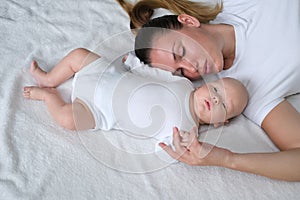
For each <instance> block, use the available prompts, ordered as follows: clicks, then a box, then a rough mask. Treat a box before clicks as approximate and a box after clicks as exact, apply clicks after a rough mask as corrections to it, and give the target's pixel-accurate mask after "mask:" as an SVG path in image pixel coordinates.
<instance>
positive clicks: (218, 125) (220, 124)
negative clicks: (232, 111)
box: [214, 120, 229, 128]
mask: <svg viewBox="0 0 300 200" xmlns="http://www.w3.org/2000/svg"><path fill="white" fill-rule="evenodd" d="M228 123H229V120H226V121H225V122H218V123H214V127H215V128H218V127H220V126H223V125H226V124H228Z"/></svg>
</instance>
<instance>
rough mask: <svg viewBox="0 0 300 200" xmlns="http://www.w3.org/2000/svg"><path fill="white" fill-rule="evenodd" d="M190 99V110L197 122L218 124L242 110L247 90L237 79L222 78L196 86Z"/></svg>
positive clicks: (246, 97)
mask: <svg viewBox="0 0 300 200" xmlns="http://www.w3.org/2000/svg"><path fill="white" fill-rule="evenodd" d="M190 101H191V112H192V115H193V117H194V119H195V120H196V121H197V122H199V123H200V124H214V125H215V126H219V125H220V124H223V123H227V122H228V120H229V119H231V118H233V117H236V116H238V115H240V114H241V113H242V112H243V110H244V109H245V107H246V105H247V102H248V92H247V90H246V88H245V86H244V85H243V84H242V83H241V82H239V81H238V80H236V79H233V78H222V79H219V80H217V81H213V82H208V83H206V84H205V85H202V86H201V87H199V88H197V89H196V90H195V91H194V92H193V93H192V95H191V98H190Z"/></svg>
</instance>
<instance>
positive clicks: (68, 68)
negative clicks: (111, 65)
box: [30, 48, 100, 87]
mask: <svg viewBox="0 0 300 200" xmlns="http://www.w3.org/2000/svg"><path fill="white" fill-rule="evenodd" d="M98 58H100V56H98V55H97V54H94V53H92V52H91V51H89V50H87V49H83V48H78V49H75V50H73V51H71V52H70V53H69V54H68V55H67V56H65V57H64V58H63V59H62V60H61V61H60V62H59V63H58V64H57V65H56V66H55V67H54V68H53V69H52V70H51V71H50V72H45V71H43V70H42V69H41V68H40V67H39V66H38V64H37V62H36V61H33V62H32V64H31V67H30V73H31V74H32V76H33V77H34V78H35V79H36V81H37V82H38V86H39V87H57V86H58V85H60V84H61V83H63V82H64V81H66V80H68V79H69V78H71V77H72V76H73V75H74V74H75V73H76V72H78V71H79V70H80V69H82V68H83V67H85V66H86V65H88V64H89V63H91V62H93V61H94V60H96V59H98Z"/></svg>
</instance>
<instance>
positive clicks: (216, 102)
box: [212, 95, 220, 105]
mask: <svg viewBox="0 0 300 200" xmlns="http://www.w3.org/2000/svg"><path fill="white" fill-rule="evenodd" d="M212 100H213V102H214V104H216V105H218V104H219V103H220V98H219V97H218V96H217V95H214V96H213V98H212Z"/></svg>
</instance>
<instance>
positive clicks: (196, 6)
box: [117, 0, 223, 29]
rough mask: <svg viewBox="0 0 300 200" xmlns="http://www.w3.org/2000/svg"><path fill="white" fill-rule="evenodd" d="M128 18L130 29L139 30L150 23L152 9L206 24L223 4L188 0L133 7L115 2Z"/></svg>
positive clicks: (147, 0) (143, 1) (154, 0)
mask: <svg viewBox="0 0 300 200" xmlns="http://www.w3.org/2000/svg"><path fill="white" fill-rule="evenodd" d="M117 2H119V4H120V5H121V6H122V8H123V9H124V10H125V11H126V12H127V13H128V15H129V17H130V27H131V28H132V29H134V28H141V27H142V26H143V25H144V24H146V23H147V22H148V21H150V18H151V16H152V15H153V12H154V9H156V8H165V9H168V10H170V11H172V12H174V13H175V14H182V13H185V14H188V15H191V16H193V17H195V18H197V19H198V20H199V22H201V23H208V22H209V21H211V20H213V19H215V18H216V16H217V15H218V14H219V13H220V12H221V11H222V9H223V4H222V2H221V3H216V5H211V4H209V3H207V2H192V1H188V0H140V1H138V2H137V3H136V4H135V5H133V4H131V3H129V2H127V1H126V0H117Z"/></svg>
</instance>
